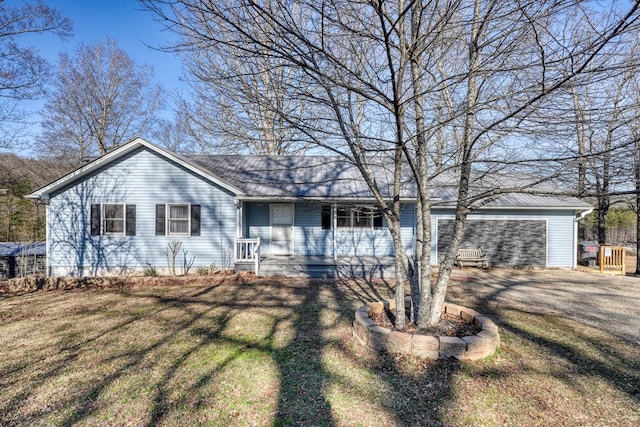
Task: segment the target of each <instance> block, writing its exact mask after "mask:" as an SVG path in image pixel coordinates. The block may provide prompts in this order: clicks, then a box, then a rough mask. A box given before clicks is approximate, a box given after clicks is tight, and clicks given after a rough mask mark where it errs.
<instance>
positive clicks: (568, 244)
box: [431, 209, 575, 268]
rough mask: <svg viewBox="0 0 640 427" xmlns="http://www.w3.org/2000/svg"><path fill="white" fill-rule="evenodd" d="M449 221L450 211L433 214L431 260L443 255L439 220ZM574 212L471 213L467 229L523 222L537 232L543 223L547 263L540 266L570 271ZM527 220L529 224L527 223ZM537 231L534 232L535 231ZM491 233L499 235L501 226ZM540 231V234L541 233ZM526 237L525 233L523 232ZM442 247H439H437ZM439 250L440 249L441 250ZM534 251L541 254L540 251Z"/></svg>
mask: <svg viewBox="0 0 640 427" xmlns="http://www.w3.org/2000/svg"><path fill="white" fill-rule="evenodd" d="M439 219H445V220H452V219H453V213H452V212H451V211H444V210H435V211H433V215H432V235H433V236H434V238H433V240H432V245H431V251H432V259H433V260H434V262H437V260H439V259H440V257H441V256H442V255H443V254H440V253H439V252H438V250H439V249H438V246H439V245H438V241H437V236H438V220H439ZM573 219H574V213H573V211H570V210H551V209H549V210H544V209H539V210H533V209H532V210H516V209H513V210H507V209H505V210H501V211H495V210H487V211H485V213H484V214H471V215H470V216H469V218H468V223H467V227H473V226H474V222H473V221H496V224H499V221H509V220H512V221H518V222H520V221H522V222H520V223H519V224H524V225H526V224H531V225H532V226H533V227H534V228H535V229H536V230H538V231H539V230H542V227H541V223H542V222H545V223H546V262H545V263H543V265H542V266H543V267H544V266H546V267H560V268H572V267H573V265H574V264H573V257H574V251H575V249H574V222H573ZM526 221H530V222H526ZM538 231H536V232H538ZM494 232H495V233H496V234H498V235H499V234H500V233H501V229H500V227H496V228H495V230H494ZM540 232H541V231H540ZM523 234H526V233H523ZM440 246H441V245H440ZM441 250H442V248H440V251H441ZM537 252H540V251H539V250H538V251H537ZM527 264H531V262H530V261H527V262H523V263H522V265H527Z"/></svg>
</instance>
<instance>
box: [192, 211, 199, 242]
mask: <svg viewBox="0 0 640 427" xmlns="http://www.w3.org/2000/svg"><path fill="white" fill-rule="evenodd" d="M191 235H192V236H199V235H200V205H191Z"/></svg>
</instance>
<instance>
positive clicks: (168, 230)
mask: <svg viewBox="0 0 640 427" xmlns="http://www.w3.org/2000/svg"><path fill="white" fill-rule="evenodd" d="M172 206H186V207H187V232H186V233H172V232H171V227H170V223H171V218H170V214H171V207H172ZM164 216H165V227H164V229H165V235H166V236H169V237H191V203H167V204H166V205H165V215H164ZM176 220H177V219H176ZM179 221H184V219H180V220H179Z"/></svg>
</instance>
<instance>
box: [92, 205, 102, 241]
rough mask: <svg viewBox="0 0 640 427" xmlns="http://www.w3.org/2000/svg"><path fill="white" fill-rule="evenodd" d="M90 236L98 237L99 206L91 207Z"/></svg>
mask: <svg viewBox="0 0 640 427" xmlns="http://www.w3.org/2000/svg"><path fill="white" fill-rule="evenodd" d="M91 235H92V236H99V235H100V205H91Z"/></svg>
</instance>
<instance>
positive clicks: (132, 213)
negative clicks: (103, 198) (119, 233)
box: [126, 205, 136, 236]
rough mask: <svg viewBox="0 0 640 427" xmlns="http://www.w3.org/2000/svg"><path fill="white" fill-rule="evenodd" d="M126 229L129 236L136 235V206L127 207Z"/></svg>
mask: <svg viewBox="0 0 640 427" xmlns="http://www.w3.org/2000/svg"><path fill="white" fill-rule="evenodd" d="M126 223H127V224H126V229H127V233H126V234H127V236H135V235H136V205H127V214H126Z"/></svg>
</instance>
